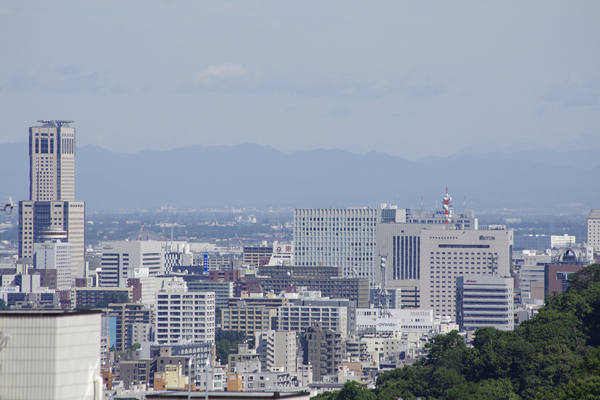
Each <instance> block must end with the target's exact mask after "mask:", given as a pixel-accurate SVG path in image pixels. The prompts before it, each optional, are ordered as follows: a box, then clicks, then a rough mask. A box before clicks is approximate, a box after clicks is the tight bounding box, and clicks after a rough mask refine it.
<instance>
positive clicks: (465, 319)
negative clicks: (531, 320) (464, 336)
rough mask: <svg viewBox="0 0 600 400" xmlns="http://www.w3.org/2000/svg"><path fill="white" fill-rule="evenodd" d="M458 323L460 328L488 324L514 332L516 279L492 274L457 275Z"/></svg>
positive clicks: (478, 326)
mask: <svg viewBox="0 0 600 400" xmlns="http://www.w3.org/2000/svg"><path fill="white" fill-rule="evenodd" d="M456 322H457V323H458V325H459V326H460V330H461V331H465V330H469V331H472V330H475V329H477V328H484V327H488V326H491V327H494V328H496V329H499V330H502V331H512V330H513V329H514V325H515V315H514V279H513V278H512V277H510V276H505V277H502V276H489V275H488V276H486V275H479V276H477V275H465V276H458V277H456Z"/></svg>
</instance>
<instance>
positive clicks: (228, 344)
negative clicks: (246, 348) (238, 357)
mask: <svg viewBox="0 0 600 400" xmlns="http://www.w3.org/2000/svg"><path fill="white" fill-rule="evenodd" d="M244 341H246V333H244V332H243V331H225V330H223V329H221V330H220V331H219V332H217V334H216V335H215V343H216V345H217V358H218V359H219V360H221V361H222V362H223V363H226V362H227V357H228V356H229V354H232V353H235V352H236V351H237V346H238V344H240V343H244Z"/></svg>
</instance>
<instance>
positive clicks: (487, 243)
mask: <svg viewBox="0 0 600 400" xmlns="http://www.w3.org/2000/svg"><path fill="white" fill-rule="evenodd" d="M512 242H513V232H512V230H490V231H485V232H482V231H475V230H445V229H444V230H434V229H427V230H425V229H424V230H422V231H421V241H420V243H421V244H420V246H421V250H420V258H421V308H423V309H426V310H430V309H431V310H433V313H434V315H441V316H448V317H451V318H454V317H455V316H456V278H457V277H459V276H464V277H465V278H468V277H469V276H471V275H473V276H476V277H477V276H481V275H492V274H494V275H499V276H506V275H510V266H511V260H512V254H511V253H512Z"/></svg>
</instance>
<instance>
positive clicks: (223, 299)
mask: <svg viewBox="0 0 600 400" xmlns="http://www.w3.org/2000/svg"><path fill="white" fill-rule="evenodd" d="M193 276H195V275H186V276H184V277H183V279H185V280H186V282H187V286H188V291H190V292H215V306H216V307H219V308H220V309H223V308H227V307H228V301H229V299H230V298H231V297H233V282H221V281H206V280H192V279H189V277H193Z"/></svg>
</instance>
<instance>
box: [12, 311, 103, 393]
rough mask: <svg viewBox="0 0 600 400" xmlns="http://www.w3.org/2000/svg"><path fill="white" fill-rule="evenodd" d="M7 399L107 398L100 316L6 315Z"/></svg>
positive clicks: (66, 313) (75, 313) (60, 313)
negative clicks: (103, 390)
mask: <svg viewBox="0 0 600 400" xmlns="http://www.w3.org/2000/svg"><path fill="white" fill-rule="evenodd" d="M0 330H1V331H2V332H3V333H5V334H9V335H10V337H9V338H8V343H7V346H6V347H4V348H3V349H2V351H0V365H2V371H1V372H0V392H1V393H2V398H6V399H32V400H35V399H57V400H58V399H60V400H69V399H72V400H81V399H87V400H95V399H96V398H97V397H96V395H97V394H98V393H102V378H101V376H100V311H96V310H85V311H59V310H35V311H23V310H15V311H12V310H11V311H0Z"/></svg>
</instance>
